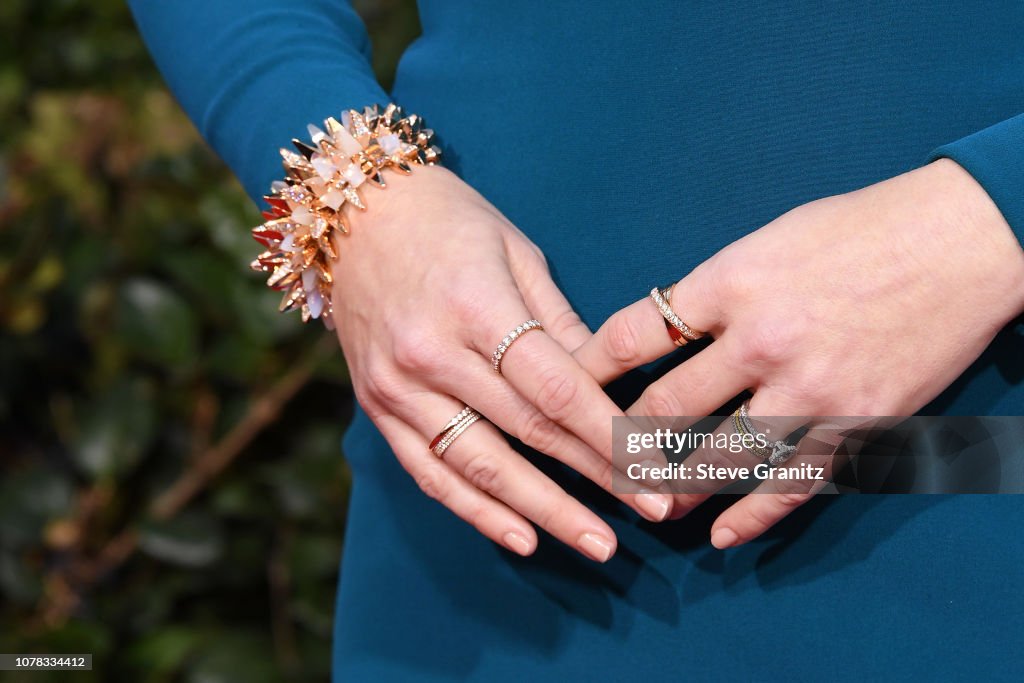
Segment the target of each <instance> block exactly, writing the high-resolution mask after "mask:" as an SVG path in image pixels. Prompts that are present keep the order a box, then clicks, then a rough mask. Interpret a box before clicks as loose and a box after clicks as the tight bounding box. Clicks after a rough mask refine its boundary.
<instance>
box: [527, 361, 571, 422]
mask: <svg viewBox="0 0 1024 683" xmlns="http://www.w3.org/2000/svg"><path fill="white" fill-rule="evenodd" d="M578 396H579V383H578V382H577V381H576V379H574V378H573V377H570V376H569V375H567V374H565V372H563V371H561V370H560V369H557V368H556V369H553V370H549V371H547V372H545V373H544V376H543V377H542V378H541V383H540V388H539V389H538V390H537V395H536V397H535V400H534V404H535V405H536V406H537V407H539V408H540V410H541V412H543V413H544V414H545V415H547V416H548V417H549V418H551V419H552V420H554V421H556V422H561V421H562V420H564V419H565V418H567V417H569V416H570V415H572V414H573V413H574V412H575V409H576V402H577V400H578Z"/></svg>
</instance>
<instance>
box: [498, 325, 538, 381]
mask: <svg viewBox="0 0 1024 683" xmlns="http://www.w3.org/2000/svg"><path fill="white" fill-rule="evenodd" d="M543 329H544V326H543V325H541V324H540V321H539V320H527V321H526V322H525V323H523V324H522V325H519V326H518V327H516V328H515V329H514V330H512V331H510V332H509V333H508V334H506V335H505V336H504V337H503V338H502V340H501V342H499V343H498V348H496V349H494V353H492V354H491V367H492V368H494V371H495V372H496V373H498V374H499V375H500V374H501V359H502V358H504V356H505V352H507V351H508V350H509V347H511V346H512V344H514V343H515V341H516V340H517V339H519V338H520V337H522V336H523V335H524V334H526V333H527V332H530V331H532V330H543Z"/></svg>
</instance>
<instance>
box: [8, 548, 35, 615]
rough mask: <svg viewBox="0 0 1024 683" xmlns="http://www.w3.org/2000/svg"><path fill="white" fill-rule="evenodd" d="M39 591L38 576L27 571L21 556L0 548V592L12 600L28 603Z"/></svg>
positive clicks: (31, 601)
mask: <svg viewBox="0 0 1024 683" xmlns="http://www.w3.org/2000/svg"><path fill="white" fill-rule="evenodd" d="M40 591H41V585H40V582H39V576H37V575H36V574H34V573H33V572H31V571H29V568H28V567H27V566H26V565H25V564H24V563H23V562H22V561H21V558H19V557H17V556H16V555H14V553H11V552H5V551H4V550H3V549H2V548H0V593H2V594H3V595H4V596H5V597H6V598H7V599H8V600H10V601H12V602H16V603H19V604H22V605H28V604H32V603H33V602H34V601H35V600H37V599H38V598H39V593H40Z"/></svg>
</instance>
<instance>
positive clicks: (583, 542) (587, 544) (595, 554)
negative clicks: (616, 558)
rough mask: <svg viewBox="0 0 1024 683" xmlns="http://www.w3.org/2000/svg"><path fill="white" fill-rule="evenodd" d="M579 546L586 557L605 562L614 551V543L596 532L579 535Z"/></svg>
mask: <svg viewBox="0 0 1024 683" xmlns="http://www.w3.org/2000/svg"><path fill="white" fill-rule="evenodd" d="M579 546H580V550H582V551H583V552H584V554H586V555H587V557H589V558H591V559H593V560H597V561H598V562H607V561H608V558H609V557H611V556H612V553H613V552H614V551H615V544H614V543H612V542H611V541H609V540H608V539H607V538H605V537H604V536H598V535H597V534H583V535H582V536H580V540H579Z"/></svg>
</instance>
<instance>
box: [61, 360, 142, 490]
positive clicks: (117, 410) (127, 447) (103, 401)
mask: <svg viewBox="0 0 1024 683" xmlns="http://www.w3.org/2000/svg"><path fill="white" fill-rule="evenodd" d="M153 398H154V397H153V392H152V390H151V388H150V386H149V384H148V382H146V381H145V380H144V379H142V378H135V379H122V380H120V381H118V382H117V383H115V384H114V385H113V386H111V387H110V388H109V389H108V390H107V391H106V393H104V394H103V395H101V396H100V397H98V400H97V401H95V402H93V403H91V404H90V405H88V406H87V407H86V409H85V415H84V416H83V419H82V423H81V428H80V432H79V436H78V439H77V443H76V444H75V462H76V463H77V464H78V466H79V467H81V468H82V469H83V470H84V471H85V472H87V473H89V475H91V476H92V477H100V476H118V475H121V474H123V473H125V472H127V471H129V470H131V469H132V468H134V467H135V466H136V465H137V464H138V462H139V460H140V459H141V458H142V455H143V452H144V451H145V448H146V447H147V446H148V444H149V442H150V439H152V437H153V431H154V429H155V426H156V414H155V409H156V406H155V405H154V403H153Z"/></svg>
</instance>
